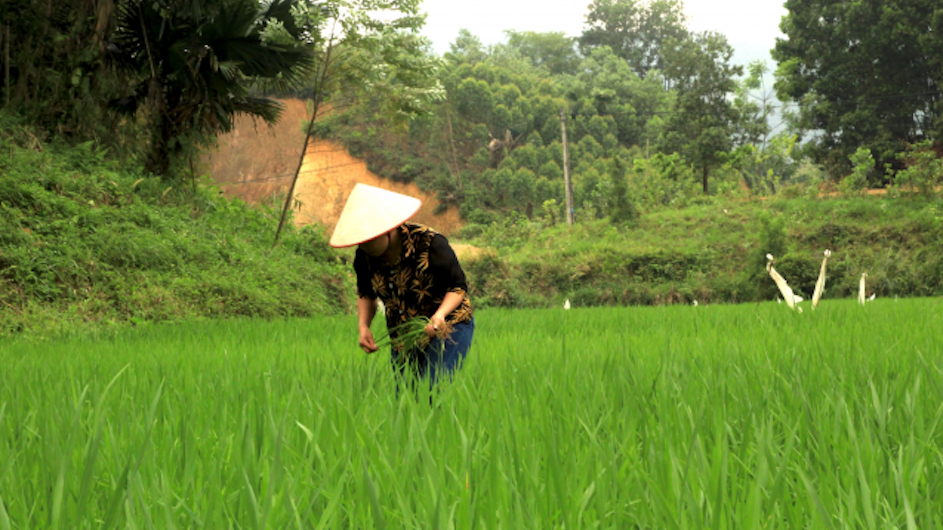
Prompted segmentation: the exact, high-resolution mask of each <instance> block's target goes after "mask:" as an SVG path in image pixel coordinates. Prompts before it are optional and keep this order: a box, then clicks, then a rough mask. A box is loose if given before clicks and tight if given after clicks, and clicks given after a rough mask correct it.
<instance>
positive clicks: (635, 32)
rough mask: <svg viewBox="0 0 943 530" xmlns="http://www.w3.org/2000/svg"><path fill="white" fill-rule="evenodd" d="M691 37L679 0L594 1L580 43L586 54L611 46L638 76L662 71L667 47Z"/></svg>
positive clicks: (590, 6)
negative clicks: (594, 49)
mask: <svg viewBox="0 0 943 530" xmlns="http://www.w3.org/2000/svg"><path fill="white" fill-rule="evenodd" d="M687 36H688V30H687V27H686V17H685V16H684V12H683V5H682V3H681V1H680V0H653V1H651V2H648V3H643V2H641V1H640V0H593V3H591V4H590V5H589V13H588V14H587V15H586V26H585V29H584V30H583V35H582V36H581V37H580V40H579V44H580V49H581V50H582V52H583V55H589V53H590V51H591V50H592V49H593V48H598V47H601V46H609V47H610V48H612V51H614V52H615V54H616V55H618V56H619V57H622V58H623V59H625V60H626V61H628V63H629V66H631V67H632V69H633V70H635V73H636V74H638V75H639V77H645V76H646V75H648V72H649V71H651V70H653V69H654V70H663V69H664V68H665V65H666V63H665V57H664V54H663V51H664V48H665V44H667V43H668V42H669V41H672V40H674V41H683V40H684V39H685V38H686V37H687Z"/></svg>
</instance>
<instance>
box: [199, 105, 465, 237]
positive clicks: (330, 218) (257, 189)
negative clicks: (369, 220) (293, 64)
mask: <svg viewBox="0 0 943 530" xmlns="http://www.w3.org/2000/svg"><path fill="white" fill-rule="evenodd" d="M283 103H285V106H286V108H285V112H284V113H283V114H282V117H281V119H280V120H279V121H278V123H277V124H275V125H274V126H272V127H269V126H268V125H265V124H264V123H262V122H261V121H258V122H256V121H254V120H253V119H252V118H249V117H246V116H239V117H237V118H236V122H235V127H234V130H233V132H231V133H229V134H226V135H224V136H221V137H219V141H218V145H217V149H216V150H215V151H214V152H212V153H210V154H208V155H207V156H206V158H205V160H204V162H205V164H206V166H208V168H209V171H210V175H211V176H212V178H213V179H214V180H215V181H216V183H217V184H218V185H219V186H220V188H221V189H222V190H223V192H224V193H225V194H226V196H229V197H238V198H240V199H242V200H244V201H246V202H248V203H250V204H259V203H262V202H263V201H268V202H269V203H270V204H272V203H276V202H279V203H280V201H282V200H283V199H284V197H285V194H287V193H288V189H289V187H290V186H291V178H292V175H293V174H294V171H295V168H296V167H297V164H298V159H299V156H300V154H301V146H302V145H303V144H304V131H303V129H302V123H303V122H304V121H305V119H306V118H307V109H306V106H305V103H304V102H303V101H301V100H286V101H283ZM357 182H362V183H364V184H369V185H371V186H377V187H380V188H384V189H388V190H392V191H395V192H398V193H403V194H406V195H411V196H413V197H419V198H420V199H422V208H421V209H420V210H419V213H418V214H416V216H415V217H414V218H413V220H415V221H416V222H418V223H422V224H426V225H429V226H432V227H433V228H435V229H436V230H438V231H439V232H441V233H443V234H450V233H452V232H453V231H455V230H457V229H459V228H460V227H461V220H460V219H459V216H458V212H457V211H456V210H455V209H454V208H450V209H449V210H447V211H446V212H444V213H442V214H440V215H434V214H433V213H432V212H433V211H434V210H435V208H436V206H437V205H438V201H437V200H436V199H435V197H434V196H430V195H427V194H425V193H423V192H422V191H420V190H419V188H417V187H416V186H415V185H413V184H401V183H398V182H393V181H390V180H387V179H384V178H381V177H380V176H378V175H375V174H374V173H371V172H370V171H369V170H368V169H367V165H366V163H365V162H364V161H362V160H360V159H357V158H354V157H352V156H350V153H348V151H347V149H346V148H344V146H342V145H340V144H339V143H336V142H330V141H325V140H318V141H315V142H313V143H311V144H309V145H308V149H307V152H306V154H305V159H304V163H303V165H302V166H301V173H300V175H299V178H298V184H297V185H296V186H295V193H294V199H295V223H296V224H298V225H306V224H310V223H318V224H320V225H322V226H325V227H327V229H328V233H329V234H330V232H331V231H332V230H333V229H334V224H335V223H336V222H337V218H338V216H339V215H340V213H341V210H342V209H343V208H344V201H345V200H347V195H348V194H349V193H350V190H352V189H353V188H354V184H356V183H357Z"/></svg>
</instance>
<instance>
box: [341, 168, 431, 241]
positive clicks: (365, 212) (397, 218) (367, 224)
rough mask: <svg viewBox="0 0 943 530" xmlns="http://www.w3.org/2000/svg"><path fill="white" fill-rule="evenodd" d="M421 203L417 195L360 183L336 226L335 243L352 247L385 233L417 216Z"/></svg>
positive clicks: (350, 196)
mask: <svg viewBox="0 0 943 530" xmlns="http://www.w3.org/2000/svg"><path fill="white" fill-rule="evenodd" d="M421 205H422V201H420V200H419V199H417V198H415V197H410V196H408V195H402V194H399V193H396V192H392V191H389V190H384V189H380V188H375V187H373V186H368V185H366V184H360V183H357V185H356V186H354V190H353V191H351V192H350V195H349V196H348V197H347V204H345V205H344V211H342V212H341V216H340V218H339V219H338V220H337V225H336V226H335V227H334V234H332V235H331V246H332V247H334V248H341V247H352V246H354V245H359V244H360V243H363V242H364V241H369V240H371V239H373V238H375V237H377V236H379V235H382V234H385V233H387V232H389V231H390V230H392V229H394V228H396V227H397V226H399V225H401V224H403V223H404V222H406V220H407V219H409V218H410V217H412V216H413V215H415V213H416V212H417V211H419V206H421Z"/></svg>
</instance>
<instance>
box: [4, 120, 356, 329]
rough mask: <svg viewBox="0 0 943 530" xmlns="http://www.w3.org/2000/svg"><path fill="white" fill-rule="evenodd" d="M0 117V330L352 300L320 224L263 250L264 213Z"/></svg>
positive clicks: (269, 310)
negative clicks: (42, 139) (47, 139)
mask: <svg viewBox="0 0 943 530" xmlns="http://www.w3.org/2000/svg"><path fill="white" fill-rule="evenodd" d="M3 120H4V122H3V123H2V126H0V152H2V153H3V156H0V173H2V174H3V178H2V179H0V305H2V306H3V310H2V311H0V335H7V334H10V333H16V332H22V331H38V332H42V333H49V332H50V331H55V330H60V329H66V328H69V327H72V326H73V325H75V324H79V323H84V322H89V323H91V324H92V325H93V327H95V326H97V325H101V324H107V323H116V322H121V321H125V322H127V321H130V322H135V323H139V322H144V321H154V320H177V319H184V318H188V319H189V318H199V317H232V316H253V317H282V316H286V317H287V316H307V315H313V314H316V313H334V312H339V311H342V310H344V309H345V308H346V307H347V305H348V304H350V301H351V297H352V294H351V292H350V288H349V282H348V281H347V279H346V273H347V269H346V267H344V266H343V264H341V263H339V262H338V258H337V255H336V254H334V253H333V252H332V251H331V250H330V247H328V245H327V243H326V241H325V239H324V236H323V234H322V233H321V232H320V231H319V230H318V229H316V228H304V229H300V230H291V231H290V232H289V233H287V234H285V237H284V238H283V242H282V244H280V245H279V246H278V247H276V248H274V249H272V248H271V245H272V237H273V234H274V230H275V225H276V222H277V219H275V218H274V217H273V216H272V215H270V214H269V213H268V212H266V211H262V210H258V209H252V208H249V207H248V206H246V205H245V204H244V203H241V202H240V201H231V200H227V199H225V198H223V197H222V196H220V195H219V194H218V191H216V190H214V189H213V188H212V187H204V186H197V187H196V189H192V188H190V187H183V186H182V185H180V184H179V183H178V184H175V185H173V186H171V185H169V184H168V183H165V182H162V181H161V180H160V179H158V178H155V177H145V176H143V173H142V172H141V170H139V169H127V168H125V167H118V166H117V165H116V164H115V163H113V162H109V161H108V160H106V157H105V154H104V152H103V151H101V150H99V149H97V148H96V147H95V146H94V145H93V144H91V143H87V144H82V145H80V146H78V147H76V148H67V147H64V146H61V145H56V144H53V145H43V144H41V143H39V142H38V141H37V140H35V136H34V135H33V134H32V133H30V131H29V130H28V129H26V128H23V127H22V126H20V125H17V124H15V123H13V122H12V121H11V119H10V118H8V117H4V118H3Z"/></svg>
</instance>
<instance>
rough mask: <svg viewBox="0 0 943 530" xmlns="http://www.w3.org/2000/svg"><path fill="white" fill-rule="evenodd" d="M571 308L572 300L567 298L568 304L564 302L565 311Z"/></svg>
mask: <svg viewBox="0 0 943 530" xmlns="http://www.w3.org/2000/svg"><path fill="white" fill-rule="evenodd" d="M569 308H570V299H569V298H567V299H566V302H563V309H569Z"/></svg>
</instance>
